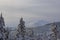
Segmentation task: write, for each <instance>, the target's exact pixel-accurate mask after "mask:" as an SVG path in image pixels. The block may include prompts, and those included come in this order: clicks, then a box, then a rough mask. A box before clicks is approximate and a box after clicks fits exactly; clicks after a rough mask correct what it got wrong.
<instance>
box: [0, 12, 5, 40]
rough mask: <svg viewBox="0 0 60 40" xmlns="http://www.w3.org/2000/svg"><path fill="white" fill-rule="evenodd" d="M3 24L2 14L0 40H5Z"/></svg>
mask: <svg viewBox="0 0 60 40" xmlns="http://www.w3.org/2000/svg"><path fill="white" fill-rule="evenodd" d="M4 27H5V22H4V18H3V17H2V13H1V15H0V40H5V38H6V36H5V32H6V30H5V28H4Z"/></svg>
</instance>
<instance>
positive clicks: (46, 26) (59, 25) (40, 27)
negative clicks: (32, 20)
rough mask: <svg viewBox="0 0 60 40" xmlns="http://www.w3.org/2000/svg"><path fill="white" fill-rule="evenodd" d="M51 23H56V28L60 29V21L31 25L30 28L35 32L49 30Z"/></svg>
mask: <svg viewBox="0 0 60 40" xmlns="http://www.w3.org/2000/svg"><path fill="white" fill-rule="evenodd" d="M51 24H55V25H57V27H58V30H60V22H54V23H48V24H45V25H43V26H36V27H32V28H31V29H33V31H34V32H35V33H42V32H50V31H51V27H52V26H51Z"/></svg>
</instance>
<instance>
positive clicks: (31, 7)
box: [0, 0, 60, 27]
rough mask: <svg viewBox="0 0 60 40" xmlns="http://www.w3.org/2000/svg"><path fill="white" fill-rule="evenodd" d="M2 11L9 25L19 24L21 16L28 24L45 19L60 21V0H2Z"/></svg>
mask: <svg viewBox="0 0 60 40" xmlns="http://www.w3.org/2000/svg"><path fill="white" fill-rule="evenodd" d="M0 11H2V14H3V16H4V19H5V22H6V25H7V26H11V27H12V26H17V25H18V24H19V20H20V18H21V17H23V18H24V20H25V22H26V24H27V25H29V26H32V25H33V24H34V23H36V22H38V21H40V20H43V21H45V22H58V21H60V0H0Z"/></svg>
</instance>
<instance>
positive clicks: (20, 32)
mask: <svg viewBox="0 0 60 40" xmlns="http://www.w3.org/2000/svg"><path fill="white" fill-rule="evenodd" d="M19 35H20V36H21V37H22V38H21V37H20V39H19V40H25V22H24V21H23V18H21V19H20V23H19V25H18V34H17V37H18V38H19Z"/></svg>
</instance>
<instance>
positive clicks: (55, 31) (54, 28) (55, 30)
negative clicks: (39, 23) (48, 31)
mask: <svg viewBox="0 0 60 40" xmlns="http://www.w3.org/2000/svg"><path fill="white" fill-rule="evenodd" d="M52 27H53V28H52V32H53V33H52V40H57V32H58V31H57V25H56V24H53V25H52Z"/></svg>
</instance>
